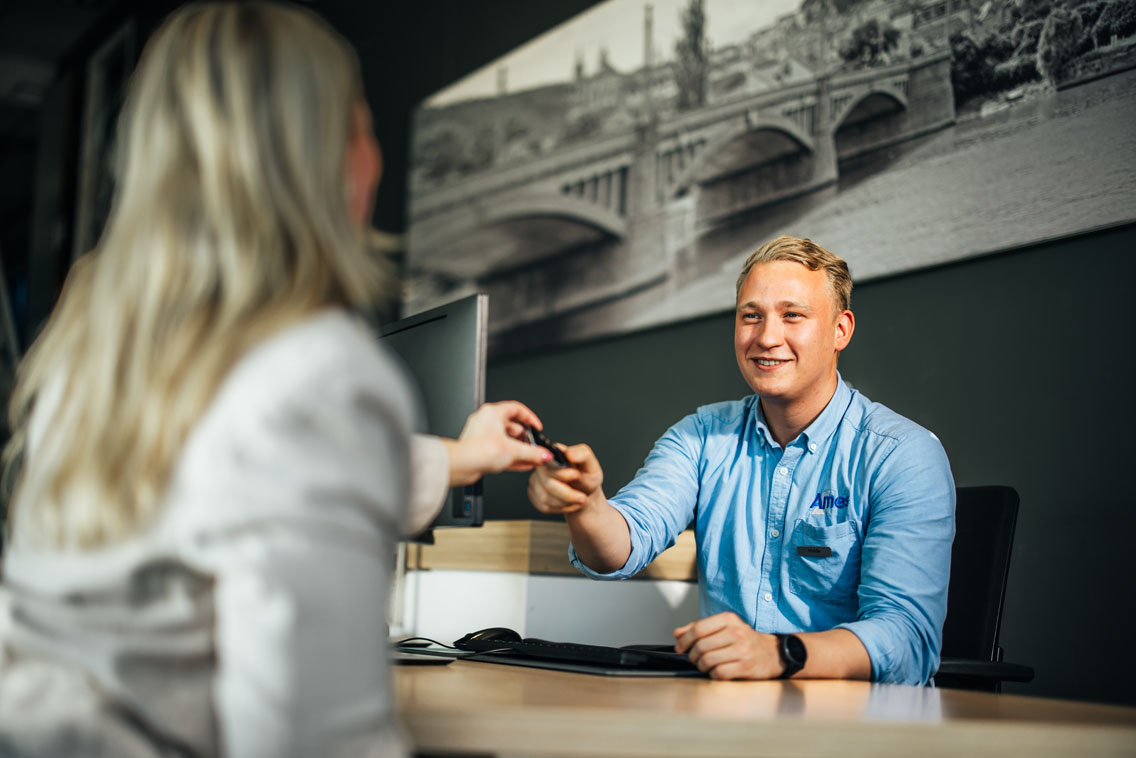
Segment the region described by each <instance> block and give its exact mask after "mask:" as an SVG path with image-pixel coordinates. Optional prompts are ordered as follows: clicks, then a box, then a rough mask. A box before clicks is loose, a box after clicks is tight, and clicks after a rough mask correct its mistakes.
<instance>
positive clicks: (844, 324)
mask: <svg viewBox="0 0 1136 758" xmlns="http://www.w3.org/2000/svg"><path fill="white" fill-rule="evenodd" d="M835 329H836V352H838V353H839V352H840V351H841V350H843V349H844V348H846V347H848V343H849V342H851V341H852V332H854V331H856V317H855V316H853V315H852V311H847V310H846V311H841V312H840V315H839V316H837V317H836V326H835Z"/></svg>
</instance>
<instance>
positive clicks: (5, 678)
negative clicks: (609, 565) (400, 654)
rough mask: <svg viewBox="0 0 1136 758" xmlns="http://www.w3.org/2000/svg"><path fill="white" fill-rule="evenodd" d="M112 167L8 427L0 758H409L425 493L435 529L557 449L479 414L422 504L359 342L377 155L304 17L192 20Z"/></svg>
mask: <svg viewBox="0 0 1136 758" xmlns="http://www.w3.org/2000/svg"><path fill="white" fill-rule="evenodd" d="M119 144H120V145H121V147H120V155H119V157H120V166H119V181H118V190H117V194H116V196H115V200H114V204H113V209H112V213H111V217H110V220H109V222H108V224H107V227H106V229H105V231H104V233H103V236H102V238H101V240H100V243H99V245H98V248H97V250H96V251H95V252H94V253H92V254H91V255H90V256H88V257H87V258H86V259H85V260H84V261H83V262H82V263H81V264H80V265H78V266H76V268H75V269H74V270H73V271H72V273H71V276H70V278H69V281H68V284H67V286H66V288H65V291H64V293H63V296H62V298H61V301H60V303H59V305H58V307H57V309H56V312H55V313H54V315H53V317H52V319H51V321H50V322H49V324H48V325H47V327H46V329H45V330H44V332H43V334H42V336H41V337H40V338H39V340H38V341H37V342H36V344H35V345H34V346H33V348H32V349H31V351H30V352H29V354H28V356H27V358H26V360H25V362H24V363H23V365H22V367H21V369H20V375H19V380H18V386H17V388H16V391H15V394H14V397H13V401H12V408H11V419H12V425H13V428H14V430H15V432H14V437H13V440H12V442H11V444H10V445H9V448H8V450H7V451H6V457H7V459H8V461H9V464H10V465H11V468H12V470H13V471H15V472H16V473H17V476H18V478H17V480H16V485H15V488H14V491H13V494H12V498H11V504H10V513H11V518H10V524H9V527H10V528H9V543H8V549H7V552H6V554H5V556H4V561H5V565H4V582H5V585H6V586H5V589H4V594H3V595H2V596H0V643H2V644H0V753H5V754H6V750H7V751H8V752H15V753H17V754H21V755H24V754H37V753H38V754H43V755H59V754H83V755H93V754H106V755H124V756H128V755H152V754H162V755H165V754H179V755H183V754H184V755H216V754H223V755H237V756H247V755H263V756H291V755H295V756H315V755H340V754H342V755H383V756H385V755H398V754H400V753H401V752H402V750H403V747H402V745H401V742H400V739H399V736H398V734H397V731H396V730H395V728H394V727H393V722H392V717H391V713H392V699H391V690H390V686H389V681H388V680H389V668H388V664H387V661H386V659H385V623H384V621H385V619H384V612H385V606H386V603H385V596H386V588H387V583H388V579H389V572H390V567H391V565H392V562H393V559H392V551H393V548H394V543H395V540H396V538H397V536H398V535H399V533H400V532H401V531H402V530H404V529H405V528H406V527H407V523H408V522H407V520H406V519H407V510H408V505H407V504H408V501H409V500H411V490H412V488H413V489H415V490H417V491H419V495H418V497H417V500H418V502H417V504H416V505H415V506H414V507H413V510H415V511H416V512H417V513H418V517H417V522H418V523H417V526H421V525H422V524H423V523H424V522H425V521H428V519H429V517H430V515H431V513H432V510H434V509H436V508H437V506H438V505H439V504H440V501H441V498H442V494H443V492H444V489H445V486H446V484H447V483H454V484H459V483H465V482H468V481H473V480H475V479H476V478H477V477H479V476H480V475H481V474H482V473H486V472H489V471H500V470H504V469H507V468H514V469H516V468H525V467H530V468H531V466H533V465H537V464H539V463H540V462H541V461H542V460H544V458H543V456H544V455H545V454H544V453H543V451H537V450H534V449H533V448H531V447H530V446H527V445H522V444H521V443H519V442H516V441H515V440H513V439H510V437H509V436H508V435H509V434H512V435H514V436H516V435H517V434H518V433H519V431H520V424H522V423H528V424H536V425H538V426H539V423H540V422H539V420H538V419H536V417H535V416H534V415H533V414H532V412H531V411H529V410H528V409H527V408H525V407H524V406H523V405H520V404H519V403H503V404H496V405H490V406H486V407H484V408H483V409H482V410H481V411H479V412H478V413H477V414H474V416H472V417H471V418H470V421H469V423H468V424H467V426H466V429H465V430H464V432H463V434H462V438H461V439H460V440H446V441H438V440H436V439H430V438H418V439H417V441H416V443H415V448H414V450H415V457H417V458H419V459H420V462H419V465H418V469H419V471H418V473H416V474H414V475H413V477H412V474H411V468H410V461H409V459H410V457H411V453H410V450H411V447H410V440H411V435H412V432H413V430H414V428H415V424H416V418H415V414H414V412H413V409H414V408H415V407H416V403H417V401H416V399H415V397H414V395H413V393H412V390H411V388H410V387H409V386H408V384H407V382H406V380H405V379H404V376H403V373H402V372H401V371H400V369H399V368H398V367H397V366H396V364H395V363H394V362H393V361H392V360H391V359H390V358H389V357H388V356H387V355H386V354H384V353H383V352H382V351H381V349H380V348H378V347H377V346H376V344H375V341H374V339H373V337H372V336H371V334H370V333H368V332H367V330H366V329H365V328H364V327H363V326H362V325H361V323H360V322H359V321H357V320H356V319H355V318H354V317H353V316H352V315H350V311H351V309H353V308H355V307H357V306H365V305H368V304H369V303H371V302H372V301H373V300H374V299H375V298H376V297H377V296H378V295H380V294H381V293H382V292H383V290H384V287H385V286H386V285H387V281H386V279H385V277H384V274H383V271H382V270H381V268H380V267H379V266H378V265H377V264H376V262H375V261H374V260H373V259H372V258H370V257H369V256H367V255H366V254H364V252H363V248H362V239H363V227H364V225H365V220H366V219H367V217H368V216H369V214H370V210H371V206H372V203H373V198H374V190H375V186H376V184H377V182H378V178H379V173H380V170H381V158H380V155H379V151H378V146H377V144H376V143H375V140H374V137H373V135H372V131H371V125H370V115H369V112H368V109H367V107H366V105H365V104H364V101H363V89H362V84H361V81H360V75H359V66H358V63H357V61H356V59H355V57H354V54H353V52H352V51H351V49H350V48H349V46H348V45H347V44H346V43H345V42H344V41H343V40H342V39H341V38H339V37H338V36H337V35H336V34H335V33H334V32H332V31H331V30H330V29H329V28H328V27H327V26H326V25H325V24H323V23H322V22H321V21H320V20H318V19H317V18H316V17H315V16H313V15H311V14H310V13H307V12H305V11H303V10H302V9H298V8H296V7H289V6H275V5H266V4H216V5H194V6H187V7H183V8H182V9H180V10H178V11H177V12H176V13H175V14H174V15H173V16H171V17H170V19H168V20H167V21H166V22H165V23H164V24H163V26H162V27H161V28H160V29H159V30H158V31H157V32H156V33H155V35H154V37H153V38H152V39H151V41H150V42H149V44H148V45H147V47H146V50H145V52H144V54H143V56H142V60H141V62H140V64H139V68H138V71H137V72H136V74H135V77H134V79H133V81H132V83H131V89H130V92H129V96H128V100H127V103H126V106H125V108H124V111H123V115H122V117H121V121H120V128H119ZM447 448H448V449H447ZM422 461H425V463H422ZM447 472H448V474H449V476H448V477H447V475H446V474H447ZM412 478H413V480H414V482H413V484H412Z"/></svg>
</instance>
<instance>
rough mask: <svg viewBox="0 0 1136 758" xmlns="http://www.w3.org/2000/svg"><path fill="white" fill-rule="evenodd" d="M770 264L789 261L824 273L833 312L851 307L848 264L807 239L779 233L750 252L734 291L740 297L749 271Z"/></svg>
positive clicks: (850, 278)
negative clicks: (829, 291)
mask: <svg viewBox="0 0 1136 758" xmlns="http://www.w3.org/2000/svg"><path fill="white" fill-rule="evenodd" d="M773 261H793V262H794V263H800V264H801V265H802V266H805V267H806V268H809V269H811V270H812V271H824V273H825V276H827V277H828V286H829V289H830V290H831V291H832V297H833V300H834V301H835V303H836V311H837V313H840V312H841V311H846V310H848V309H849V307H851V305H852V276H851V274H849V273H848V264H847V263H846V262H845V261H844V259H843V258H841V257H840V256H839V255H836V254H835V253H830V252H829V251H827V250H825V249H824V248H823V247H821V246H820V245H818V244H817V243H815V242H813V241H812V240H810V239H804V238H802V237H791V236H789V235H788V234H782V235H781V236H780V237H778V238H777V239H775V240H773V241H772V242H766V243H765V244H764V245H762V246H761V247H759V248H758V249H757V250H754V251H753V252H752V253H750V256H749V257H748V258H746V262H745V265H744V266H742V273H741V275H739V276H738V285H737V292H736V294H735V296H737V295H741V292H742V284H744V283H745V280H746V277H747V276H749V272H750V269H752V268H753V267H754V266H756V265H757V264H759V263H772V262H773Z"/></svg>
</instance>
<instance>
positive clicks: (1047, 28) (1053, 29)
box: [1037, 5, 1084, 85]
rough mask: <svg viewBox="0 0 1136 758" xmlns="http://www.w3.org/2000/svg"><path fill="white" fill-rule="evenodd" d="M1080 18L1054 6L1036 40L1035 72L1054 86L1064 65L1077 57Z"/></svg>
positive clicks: (1080, 31) (1081, 32)
mask: <svg viewBox="0 0 1136 758" xmlns="http://www.w3.org/2000/svg"><path fill="white" fill-rule="evenodd" d="M1083 33H1084V30H1083V29H1082V28H1081V16H1080V14H1078V13H1075V12H1073V11H1071V10H1069V9H1068V8H1066V7H1064V6H1060V5H1059V6H1056V7H1054V9H1053V11H1052V12H1051V13H1050V14H1049V16H1048V17H1046V19H1045V25H1044V26H1043V27H1042V29H1041V35H1040V36H1039V37H1038V40H1037V70H1038V72H1039V73H1041V75H1042V76H1044V77H1045V78H1046V79H1048V80H1049V82H1050V83H1051V84H1054V85H1056V84H1057V79H1058V77H1060V76H1061V72H1062V71H1063V70H1064V69H1065V65H1066V64H1067V63H1069V61H1071V60H1073V58H1075V57H1076V55H1077V50H1078V48H1079V47H1080V45H1081V35H1082V34H1083Z"/></svg>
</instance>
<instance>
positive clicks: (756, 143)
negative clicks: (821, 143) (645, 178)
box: [671, 116, 816, 197]
mask: <svg viewBox="0 0 1136 758" xmlns="http://www.w3.org/2000/svg"><path fill="white" fill-rule="evenodd" d="M801 152H806V153H810V154H812V153H815V152H816V144H815V142H814V141H813V138H812V136H811V135H809V134H808V133H807V132H806V131H805V130H804V129H802V128H801V127H800V126H799V125H798V124H797V123H796V122H795V121H790V120H789V119H783V118H776V117H761V118H750V117H748V116H747V118H746V121H745V123H743V124H737V125H734V126H731V127H730V128H728V129H726V130H724V131H722V132H720V133H718V134H717V135H715V137H714V138H713V139H712V140H711V141H710V142H709V143H707V145H706V147H704V148H703V149H702V150H700V151H699V152H698V154H697V155H695V157H694V160H693V161H692V162H691V164H690V165H689V166H688V167H687V168H686V170H685V171H683V172H682V173H681V174H679V175H678V177H676V179H675V181H674V184H672V185H671V195H672V196H674V197H682V196H683V195H685V194H686V193H687V192H688V191H689V190H690V188H691V187H692V186H693V185H695V184H705V183H706V182H708V181H710V180H711V179H715V178H718V177H722V176H728V175H730V174H734V173H738V172H740V171H744V170H745V169H748V168H753V167H755V166H760V165H761V164H764V163H769V162H772V161H774V160H777V159H778V158H781V157H783V156H786V155H790V154H794V153H801Z"/></svg>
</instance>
